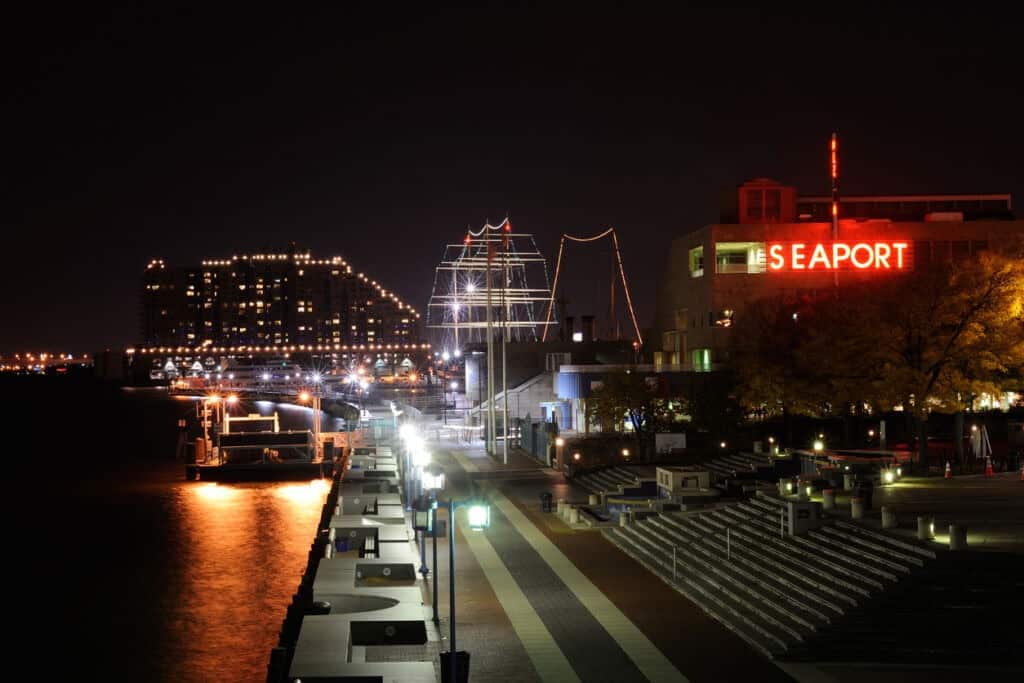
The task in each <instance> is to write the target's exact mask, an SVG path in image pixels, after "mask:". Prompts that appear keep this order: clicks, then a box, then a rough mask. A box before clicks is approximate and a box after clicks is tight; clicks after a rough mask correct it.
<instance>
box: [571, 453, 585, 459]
mask: <svg viewBox="0 0 1024 683" xmlns="http://www.w3.org/2000/svg"><path fill="white" fill-rule="evenodd" d="M582 457H583V455H582V454H581V453H573V454H572V459H573V460H576V461H579V459H580V458H582Z"/></svg>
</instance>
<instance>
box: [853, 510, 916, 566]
mask: <svg viewBox="0 0 1024 683" xmlns="http://www.w3.org/2000/svg"><path fill="white" fill-rule="evenodd" d="M835 524H836V527H837V528H839V529H843V530H844V531H849V532H851V533H855V534H858V535H860V536H863V537H865V538H868V539H872V540H875V541H881V542H884V543H888V544H890V545H894V546H896V547H898V548H902V549H903V550H908V551H910V552H912V553H915V554H917V555H920V556H921V557H925V558H928V559H930V560H934V559H935V557H936V555H935V551H934V550H932V549H930V548H925V547H922V546H920V545H917V544H915V543H911V542H909V541H905V540H903V539H901V538H896V537H895V536H893V535H892V534H886V533H882V532H878V531H873V530H871V529H866V528H864V527H863V526H861V525H859V524H855V523H853V522H848V521H846V520H843V519H837V520H836V521H835Z"/></svg>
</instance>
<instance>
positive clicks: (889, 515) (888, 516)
mask: <svg viewBox="0 0 1024 683" xmlns="http://www.w3.org/2000/svg"><path fill="white" fill-rule="evenodd" d="M882 528H883V529H895V528H896V511H895V510H893V509H892V508H891V507H887V506H885V505H883V506H882Z"/></svg>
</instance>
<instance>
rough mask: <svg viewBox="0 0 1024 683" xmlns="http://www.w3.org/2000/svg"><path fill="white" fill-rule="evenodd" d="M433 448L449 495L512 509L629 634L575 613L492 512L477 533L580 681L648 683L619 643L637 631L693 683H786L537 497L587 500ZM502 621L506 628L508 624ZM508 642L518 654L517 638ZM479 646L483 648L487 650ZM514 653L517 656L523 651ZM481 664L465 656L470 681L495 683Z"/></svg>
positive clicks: (531, 552) (561, 485)
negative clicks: (474, 493)
mask: <svg viewBox="0 0 1024 683" xmlns="http://www.w3.org/2000/svg"><path fill="white" fill-rule="evenodd" d="M432 445H433V446H434V447H435V457H436V459H437V460H438V461H439V462H441V464H442V465H443V466H444V467H445V468H446V471H447V472H448V473H449V476H450V477H451V478H452V481H453V484H454V485H455V490H456V495H463V494H468V493H469V489H470V487H473V488H474V489H475V490H478V491H484V492H486V491H487V490H492V491H500V492H501V493H502V494H504V495H505V496H506V497H507V498H508V499H509V500H510V501H511V502H512V504H513V505H514V506H515V509H516V510H517V516H520V517H521V516H522V515H525V521H528V522H529V523H531V524H532V525H533V526H534V527H535V528H536V529H537V530H539V531H540V533H541V534H542V535H543V537H544V538H546V539H547V540H548V541H550V542H551V543H553V544H554V547H556V548H557V550H558V551H561V553H562V554H564V556H565V557H566V558H568V560H569V561H570V562H571V564H572V565H574V569H578V570H579V571H580V572H581V573H582V575H583V576H585V580H589V583H592V584H593V586H595V587H596V588H597V589H598V590H599V591H600V593H603V596H601V597H602V599H604V598H607V601H610V602H609V603H608V604H609V607H610V608H611V609H612V610H614V611H615V612H619V613H621V615H622V616H623V617H624V619H623V620H624V621H625V622H627V623H626V624H625V626H626V627H627V631H623V628H614V624H612V622H613V621H614V620H613V619H612V618H611V617H608V618H607V619H606V618H605V616H604V614H605V613H604V612H597V613H598V614H600V615H601V617H602V618H601V619H598V618H597V617H595V614H594V612H592V611H591V609H588V607H586V606H584V604H582V603H581V601H580V599H579V598H578V597H577V595H576V594H575V593H574V589H571V588H570V587H569V586H567V585H566V581H565V580H563V579H564V577H562V576H560V575H559V574H558V573H557V572H556V571H555V570H554V569H553V568H552V566H551V564H549V562H548V561H547V560H545V558H544V557H542V556H541V555H540V554H539V553H538V552H537V550H536V549H535V548H534V547H533V546H532V545H531V544H530V543H528V542H527V541H526V539H525V538H524V536H523V535H522V533H520V531H519V530H517V529H516V528H515V525H513V524H512V523H510V521H509V519H508V518H507V515H505V514H503V513H502V512H501V511H500V510H499V509H497V508H495V507H493V506H492V526H491V528H490V529H489V530H487V531H486V532H484V533H485V535H486V538H487V540H488V541H489V542H490V544H491V545H492V546H493V548H494V551H495V552H496V553H497V556H498V557H499V558H500V560H501V562H502V563H503V564H504V565H505V567H506V568H507V569H508V572H509V573H510V574H511V576H512V577H513V578H514V579H515V581H516V583H517V585H518V588H519V589H521V591H522V594H523V595H525V597H526V600H527V601H528V602H529V604H530V606H531V607H532V609H533V610H534V611H535V612H536V614H537V616H539V617H540V620H541V621H542V622H543V625H544V626H545V627H546V629H547V631H548V632H549V633H550V637H551V638H553V639H554V640H555V642H556V643H557V646H558V648H559V649H561V651H562V653H563V654H564V655H565V658H566V659H567V660H568V661H569V663H570V664H571V665H572V667H573V669H574V670H575V672H576V674H577V675H578V676H579V678H580V679H581V680H584V681H643V680H653V678H651V677H645V676H644V674H643V673H642V672H641V670H640V668H638V663H637V662H634V661H633V659H631V658H630V655H629V654H628V653H627V652H626V651H625V650H624V645H623V643H622V642H620V640H621V639H622V638H624V636H623V635H622V634H623V633H624V632H628V629H634V630H635V628H634V625H635V627H636V628H639V631H638V632H637V633H638V635H639V637H640V638H641V639H642V640H644V641H645V642H647V643H648V646H650V645H651V644H653V646H654V647H655V648H656V650H660V653H661V655H659V656H663V659H664V660H665V662H666V665H668V664H669V663H670V665H674V666H675V667H676V668H677V669H678V672H679V673H681V674H682V675H683V676H685V677H686V678H688V679H689V680H691V681H721V680H736V679H740V678H749V679H751V680H758V681H765V680H767V681H785V680H791V679H790V678H789V677H788V676H786V675H785V674H784V673H783V672H782V671H781V670H780V669H779V668H777V667H776V666H775V665H774V664H773V663H771V662H769V661H767V660H765V659H764V658H763V657H761V656H760V655H758V654H757V653H755V652H754V651H753V650H751V649H750V647H749V646H747V644H746V643H744V642H743V641H742V640H740V639H739V638H737V637H735V636H734V635H733V634H732V633H731V632H730V631H728V630H727V629H725V628H724V627H723V626H721V625H720V624H719V623H718V622H716V621H714V620H713V619H711V618H710V617H707V616H706V615H705V614H704V613H703V612H702V611H701V610H700V609H699V608H698V607H696V606H695V605H693V604H691V603H690V602H689V601H687V600H686V599H685V598H684V597H683V596H681V595H680V594H679V593H677V592H676V591H674V590H672V589H671V588H670V587H668V586H666V585H665V584H664V583H663V582H662V581H660V580H659V579H657V578H656V577H654V576H652V575H651V574H650V573H649V572H648V571H647V570H646V569H644V568H643V567H642V566H641V565H639V564H638V563H636V562H635V561H634V560H632V559H631V558H629V557H628V556H626V555H625V554H624V553H622V552H621V551H619V550H618V549H617V548H615V547H614V546H612V545H611V544H609V543H608V542H607V541H605V540H604V538H603V537H602V536H601V534H600V533H599V532H596V531H593V530H586V531H581V530H573V529H570V528H569V527H567V526H566V525H565V524H563V523H562V522H561V521H559V520H557V518H556V517H555V516H554V515H550V514H542V513H541V512H540V511H539V499H540V493H541V491H549V492H552V493H553V495H554V497H555V498H556V499H557V498H566V499H569V500H579V499H581V498H583V499H584V500H585V494H581V493H580V491H579V490H576V489H575V488H574V487H571V486H570V485H568V484H567V483H566V482H565V481H564V479H562V477H561V476H558V475H552V474H550V470H540V465H539V464H538V463H537V462H536V461H534V460H532V459H531V458H528V457H526V456H523V455H520V454H516V453H510V458H509V465H508V466H504V465H502V464H501V463H500V462H495V461H494V460H492V459H490V458H488V456H486V455H485V454H484V453H483V452H482V450H480V449H472V448H466V447H464V446H463V447H456V448H454V449H452V448H445V446H448V445H449V444H445V443H440V444H432ZM526 469H533V470H538V471H537V472H536V473H535V476H528V477H526V478H522V477H520V476H512V475H523V474H529V473H523V472H522V470H526ZM458 470H464V471H466V473H465V474H462V473H460V472H458ZM541 472H547V473H548V474H542V473H541ZM499 473H507V474H508V475H509V478H507V479H502V478H500V477H499V476H498V475H499ZM499 498H500V496H499ZM462 547H463V546H462V543H460V544H459V547H458V552H460V553H461V554H462V557H463V558H465V557H466V556H467V555H469V554H470V553H469V552H467V551H463V550H462ZM467 550H468V549H467ZM458 564H459V567H460V569H459V572H460V574H459V581H460V583H459V587H458V590H459V596H460V597H459V608H460V609H462V607H461V605H462V595H463V592H462V591H463V589H462V585H463V583H462V582H463V578H462V577H463V574H462V562H459V563H458ZM488 588H489V586H488ZM486 592H487V593H489V596H488V597H487V599H494V600H497V597H496V596H495V595H494V592H493V590H489V591H486ZM442 599H443V598H442ZM478 599H479V597H478ZM498 609H499V610H500V607H499V608H498ZM443 611H447V610H443ZM503 621H504V623H505V624H509V622H508V620H507V618H506V619H504V620H503ZM628 622H632V623H628ZM464 623H465V622H463V621H462V620H461V619H460V620H459V624H460V628H459V633H460V636H459V637H460V649H461V647H462V646H461V643H462V642H465V641H462V638H463V636H462V635H461V634H462V633H463V632H465V631H466V630H467V629H468V627H463V624H464ZM606 626H607V628H606ZM509 628H511V626H509ZM609 629H612V632H614V633H616V634H618V635H619V638H620V640H617V639H616V637H615V636H613V635H611V633H610V632H609ZM513 632H514V629H513ZM513 638H514V639H515V640H516V641H517V644H518V637H517V636H513ZM625 642H627V643H629V644H630V646H631V647H630V649H631V650H632V651H633V653H634V657H636V656H637V654H636V653H637V649H636V648H635V647H633V646H634V645H635V643H633V642H632V641H631V640H630V639H628V638H627V639H626V640H625ZM480 645H481V646H484V647H487V644H486V643H484V642H481V643H480ZM467 647H468V645H467ZM518 651H519V652H522V649H521V645H520V648H519V649H518ZM641 651H642V649H641ZM483 655H484V653H483V652H477V651H473V653H472V658H473V659H472V665H471V669H472V671H473V674H474V677H475V675H476V674H480V676H481V678H480V679H478V680H496V679H491V678H485V677H484V676H483V673H482V672H480V671H479V670H478V669H477V668H476V666H475V664H476V659H477V657H478V656H483ZM517 656H518V655H517ZM646 664H647V666H648V669H647V670H648V671H651V670H652V669H651V668H650V666H651V665H650V662H646ZM534 676H536V673H534ZM524 680H525V679H524Z"/></svg>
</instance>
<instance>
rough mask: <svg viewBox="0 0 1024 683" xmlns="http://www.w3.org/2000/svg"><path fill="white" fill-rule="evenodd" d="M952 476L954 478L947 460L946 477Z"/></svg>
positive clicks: (950, 477)
mask: <svg viewBox="0 0 1024 683" xmlns="http://www.w3.org/2000/svg"><path fill="white" fill-rule="evenodd" d="M952 478H953V470H952V469H950V467H949V461H948V460H947V461H946V479H952Z"/></svg>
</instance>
